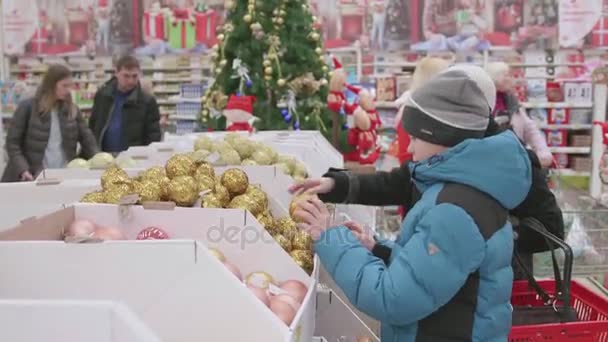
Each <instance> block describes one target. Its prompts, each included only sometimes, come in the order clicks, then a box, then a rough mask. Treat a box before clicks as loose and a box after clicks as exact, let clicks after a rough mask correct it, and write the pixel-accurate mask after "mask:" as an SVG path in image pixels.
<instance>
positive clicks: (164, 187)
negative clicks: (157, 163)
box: [156, 176, 171, 201]
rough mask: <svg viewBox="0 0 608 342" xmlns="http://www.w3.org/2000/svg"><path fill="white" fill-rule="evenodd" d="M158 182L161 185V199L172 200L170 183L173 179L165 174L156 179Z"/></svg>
mask: <svg viewBox="0 0 608 342" xmlns="http://www.w3.org/2000/svg"><path fill="white" fill-rule="evenodd" d="M156 183H157V184H158V185H159V186H160V190H161V196H160V199H161V201H170V200H171V199H170V198H169V183H171V180H170V179H169V177H167V176H165V177H161V178H158V179H157V180H156Z"/></svg>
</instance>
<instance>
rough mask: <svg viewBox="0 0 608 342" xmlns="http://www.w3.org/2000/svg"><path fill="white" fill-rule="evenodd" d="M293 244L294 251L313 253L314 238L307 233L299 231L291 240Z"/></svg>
mask: <svg viewBox="0 0 608 342" xmlns="http://www.w3.org/2000/svg"><path fill="white" fill-rule="evenodd" d="M291 244H292V246H293V247H292V248H293V249H301V250H304V251H312V246H313V241H312V236H310V234H308V233H306V232H303V231H299V232H297V233H296V234H295V235H294V236H293V237H292V238H291Z"/></svg>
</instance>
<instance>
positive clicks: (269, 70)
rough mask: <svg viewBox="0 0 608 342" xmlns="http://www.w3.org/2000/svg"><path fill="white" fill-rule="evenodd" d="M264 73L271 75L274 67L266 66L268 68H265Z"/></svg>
mask: <svg viewBox="0 0 608 342" xmlns="http://www.w3.org/2000/svg"><path fill="white" fill-rule="evenodd" d="M264 73H265V74H266V75H270V74H272V67H266V68H264Z"/></svg>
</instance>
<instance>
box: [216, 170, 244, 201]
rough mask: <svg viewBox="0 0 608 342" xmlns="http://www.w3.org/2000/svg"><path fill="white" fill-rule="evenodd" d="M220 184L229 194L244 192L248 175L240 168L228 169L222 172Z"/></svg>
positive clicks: (234, 194)
mask: <svg viewBox="0 0 608 342" xmlns="http://www.w3.org/2000/svg"><path fill="white" fill-rule="evenodd" d="M221 179H222V180H221V182H222V185H223V186H224V187H225V188H226V189H227V190H228V192H229V193H230V196H238V195H241V194H244V193H245V191H247V187H248V186H249V177H247V174H246V173H245V171H243V170H240V169H229V170H226V171H225V172H224V173H223V174H222V178H221Z"/></svg>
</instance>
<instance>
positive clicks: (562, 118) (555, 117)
mask: <svg viewBox="0 0 608 342" xmlns="http://www.w3.org/2000/svg"><path fill="white" fill-rule="evenodd" d="M548 119H549V124H551V125H564V124H567V123H569V122H570V108H551V109H550V110H549V117H548Z"/></svg>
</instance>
